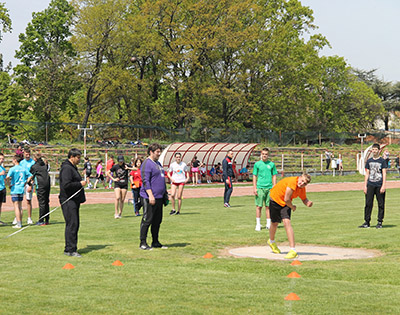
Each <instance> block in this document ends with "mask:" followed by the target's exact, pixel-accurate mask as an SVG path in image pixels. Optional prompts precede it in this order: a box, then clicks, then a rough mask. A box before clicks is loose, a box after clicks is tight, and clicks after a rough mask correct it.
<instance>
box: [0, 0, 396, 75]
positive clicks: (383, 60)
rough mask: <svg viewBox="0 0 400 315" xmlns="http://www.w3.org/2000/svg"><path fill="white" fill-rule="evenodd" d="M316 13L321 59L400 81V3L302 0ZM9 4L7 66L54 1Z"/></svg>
mask: <svg viewBox="0 0 400 315" xmlns="http://www.w3.org/2000/svg"><path fill="white" fill-rule="evenodd" d="M300 1H301V3H302V4H303V5H304V6H307V7H310V8H311V9H312V10H313V11H314V18H315V21H314V24H315V25H317V26H318V30H317V31H316V32H317V33H320V34H322V35H324V36H325V37H326V38H327V39H328V41H329V43H330V45H331V47H332V48H325V49H323V50H322V51H321V55H327V56H332V55H337V56H341V57H343V58H344V59H345V60H346V61H347V63H348V64H349V65H350V66H352V67H354V68H357V69H361V70H367V71H369V70H372V69H377V71H376V75H377V76H378V77H379V78H380V79H383V80H385V81H393V82H397V81H400V58H399V51H400V41H399V39H398V38H399V37H398V36H399V35H398V32H399V30H400V18H399V15H400V1H399V0H300ZM0 2H5V4H6V7H7V9H8V10H9V14H10V17H11V20H12V24H13V32H12V33H11V34H4V36H3V40H2V42H1V43H0V52H1V53H2V54H3V58H4V65H6V64H8V62H10V61H11V62H12V65H13V66H15V65H16V64H17V60H16V59H14V55H15V51H16V50H17V49H18V48H19V41H18V35H19V34H20V33H23V32H25V28H26V26H27V24H28V22H30V21H31V20H32V12H39V11H43V10H44V9H46V8H47V6H48V5H49V3H50V0H0Z"/></svg>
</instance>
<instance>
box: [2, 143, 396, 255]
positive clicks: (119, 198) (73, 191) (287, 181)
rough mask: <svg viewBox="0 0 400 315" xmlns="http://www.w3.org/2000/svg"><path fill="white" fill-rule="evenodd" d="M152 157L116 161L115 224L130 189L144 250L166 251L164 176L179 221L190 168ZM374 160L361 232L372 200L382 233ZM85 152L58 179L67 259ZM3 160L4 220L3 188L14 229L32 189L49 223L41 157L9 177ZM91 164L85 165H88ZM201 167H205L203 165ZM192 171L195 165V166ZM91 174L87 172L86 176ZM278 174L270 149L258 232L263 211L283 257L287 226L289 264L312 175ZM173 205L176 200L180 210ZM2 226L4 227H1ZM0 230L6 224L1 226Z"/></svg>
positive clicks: (261, 176)
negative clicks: (296, 218)
mask: <svg viewBox="0 0 400 315" xmlns="http://www.w3.org/2000/svg"><path fill="white" fill-rule="evenodd" d="M147 153H148V157H147V158H146V159H144V160H142V159H136V160H135V161H134V163H133V165H130V164H126V163H125V160H124V157H123V156H118V158H117V161H118V163H117V164H114V165H112V166H111V167H110V169H109V170H107V172H106V176H108V177H109V178H110V179H111V180H112V181H113V182H114V190H115V197H116V201H115V218H120V217H121V214H122V210H123V204H124V200H125V196H126V193H127V190H128V186H129V182H130V183H131V188H132V193H133V196H134V207H135V208H134V209H135V213H139V210H140V208H143V217H142V220H141V224H140V243H139V247H140V249H142V250H151V249H153V248H166V247H165V246H164V245H162V244H161V243H160V241H159V231H160V225H161V222H162V218H163V206H164V205H166V204H168V202H169V197H168V192H167V187H166V180H165V174H167V177H168V178H169V180H170V181H171V203H172V210H171V212H170V214H171V215H179V214H180V211H181V206H182V193H183V188H184V185H185V184H186V183H187V182H188V181H189V179H190V176H189V172H188V167H187V165H186V164H185V163H184V162H183V161H182V155H181V153H175V156H174V157H175V161H174V162H173V163H172V164H171V165H170V167H169V169H168V172H167V173H165V171H164V169H163V167H162V165H161V164H160V162H159V158H160V155H161V146H160V145H159V144H157V143H153V144H151V145H149V146H148V150H147ZM372 154H373V155H372V157H371V158H370V159H368V161H367V162H366V165H365V168H366V174H365V180H364V193H365V208H364V221H365V222H364V223H363V224H362V225H361V226H359V228H369V227H370V220H371V212H372V206H373V199H374V196H375V197H376V198H377V200H378V208H379V211H378V223H377V225H376V228H382V222H383V218H384V204H385V191H386V169H387V167H388V165H387V162H386V160H385V159H384V158H383V157H380V146H379V144H374V145H373V147H372ZM81 155H82V154H81V151H80V150H78V149H71V150H70V151H69V153H68V158H67V159H66V160H65V161H64V162H63V163H62V165H61V169H60V174H59V179H60V194H59V201H60V204H61V208H62V212H63V216H64V219H65V224H66V225H65V249H64V254H65V255H68V256H74V257H81V255H80V254H79V253H78V252H77V241H78V230H79V208H80V204H82V203H84V202H85V200H86V198H85V192H84V187H85V186H87V185H88V181H87V179H83V178H82V176H81V173H80V172H79V171H78V168H77V166H78V164H79V163H80V159H81ZM233 157H234V153H233V151H232V150H229V151H228V152H227V154H226V157H225V158H224V160H223V161H222V179H223V181H224V184H225V189H224V207H226V208H230V207H231V206H230V197H231V194H232V191H233V179H234V178H235V172H234V170H233ZM3 161H4V155H3V154H1V153H0V215H1V205H2V203H3V202H5V196H6V192H5V187H6V184H8V185H9V186H10V187H11V198H12V202H13V204H14V210H15V222H14V226H13V227H14V228H21V227H22V201H23V198H24V195H25V196H26V199H27V201H28V200H29V201H30V202H28V204H30V206H31V200H32V196H31V193H32V190H33V186H35V188H36V192H37V196H38V201H39V208H40V214H39V221H38V222H37V224H38V225H47V224H48V223H49V215H48V214H49V206H48V205H49V192H50V178H49V175H48V168H47V166H46V163H45V162H44V161H43V159H42V157H41V155H40V154H35V156H34V159H31V158H30V151H29V149H28V150H25V151H24V158H22V157H21V156H20V155H15V156H14V157H13V164H14V166H13V167H11V168H10V170H9V171H8V173H6V170H5V168H4V167H3V165H2V164H3ZM85 163H87V160H86V162H85ZM199 165H201V164H200V163H199ZM192 166H193V164H192ZM87 169H88V167H87V165H86V166H85V167H84V172H86V171H87ZM276 175H277V169H276V166H275V164H274V163H273V162H272V161H270V160H269V149H268V148H263V149H262V150H261V156H260V160H259V161H257V162H256V163H255V164H254V168H253V193H254V196H255V206H256V228H255V230H256V231H261V229H262V225H261V213H262V210H263V208H265V213H266V228H267V229H268V230H269V239H268V241H267V244H268V245H269V246H270V248H271V250H272V252H274V253H280V249H279V248H278V246H277V244H276V241H275V235H276V231H277V227H278V225H279V223H281V222H283V225H284V228H285V231H286V235H287V238H288V241H289V246H290V251H289V252H288V253H287V255H286V256H285V258H287V259H293V258H296V257H297V256H298V253H297V251H296V248H295V238H294V231H293V228H292V226H291V212H292V211H296V206H295V205H294V204H293V199H295V198H297V197H300V199H301V200H302V202H303V203H304V205H306V206H307V207H312V205H313V202H312V201H310V200H308V199H307V196H306V186H307V184H308V183H310V181H311V177H310V175H308V174H303V175H301V176H294V177H286V178H283V179H281V180H280V181H279V182H277V176H276ZM175 199H178V204H177V208H176V203H175ZM31 213H32V209H31V208H30V210H29V207H28V221H27V223H28V224H31V223H33V222H32V218H31ZM0 222H1V221H0ZM1 224H4V223H3V222H1ZM149 229H150V230H151V234H152V243H151V246H149V245H148V243H147V236H148V230H149Z"/></svg>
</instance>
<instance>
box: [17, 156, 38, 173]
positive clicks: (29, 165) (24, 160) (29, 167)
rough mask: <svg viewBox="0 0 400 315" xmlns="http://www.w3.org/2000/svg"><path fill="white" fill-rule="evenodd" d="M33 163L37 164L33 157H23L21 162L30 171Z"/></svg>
mask: <svg viewBox="0 0 400 315" xmlns="http://www.w3.org/2000/svg"><path fill="white" fill-rule="evenodd" d="M33 164H35V160H33V159H29V160H26V159H23V160H22V161H21V162H19V165H21V166H22V167H25V168H26V169H27V171H28V172H30V171H31V167H32V165H33Z"/></svg>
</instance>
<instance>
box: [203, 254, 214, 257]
mask: <svg viewBox="0 0 400 315" xmlns="http://www.w3.org/2000/svg"><path fill="white" fill-rule="evenodd" d="M213 257H214V256H213V255H212V254H211V253H207V254H205V255H204V256H203V258H213Z"/></svg>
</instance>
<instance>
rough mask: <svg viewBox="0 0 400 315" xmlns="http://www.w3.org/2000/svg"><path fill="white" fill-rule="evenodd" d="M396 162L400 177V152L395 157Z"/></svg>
mask: <svg viewBox="0 0 400 315" xmlns="http://www.w3.org/2000/svg"><path fill="white" fill-rule="evenodd" d="M394 162H395V163H396V168H397V171H398V172H399V177H400V153H399V155H398V156H397V157H396V158H395V159H394Z"/></svg>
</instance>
